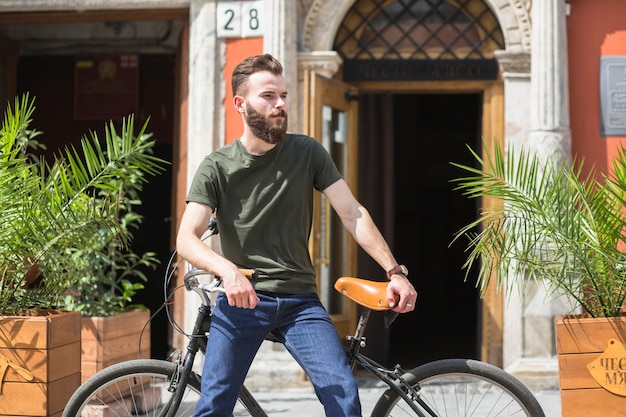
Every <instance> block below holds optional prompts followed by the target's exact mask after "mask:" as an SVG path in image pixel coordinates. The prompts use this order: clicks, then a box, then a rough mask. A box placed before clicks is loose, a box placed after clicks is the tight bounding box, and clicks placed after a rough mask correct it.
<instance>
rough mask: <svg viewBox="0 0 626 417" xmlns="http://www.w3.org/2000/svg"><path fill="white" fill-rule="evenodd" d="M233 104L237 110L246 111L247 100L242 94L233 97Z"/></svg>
mask: <svg viewBox="0 0 626 417" xmlns="http://www.w3.org/2000/svg"><path fill="white" fill-rule="evenodd" d="M233 106H235V110H237V111H238V112H239V113H243V112H244V111H246V100H245V99H244V98H243V97H241V96H234V97H233Z"/></svg>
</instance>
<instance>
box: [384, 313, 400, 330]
mask: <svg viewBox="0 0 626 417" xmlns="http://www.w3.org/2000/svg"><path fill="white" fill-rule="evenodd" d="M399 314H400V313H396V312H395V311H393V310H385V329H388V328H389V326H391V323H393V321H394V320H395V319H396V317H398V315H399Z"/></svg>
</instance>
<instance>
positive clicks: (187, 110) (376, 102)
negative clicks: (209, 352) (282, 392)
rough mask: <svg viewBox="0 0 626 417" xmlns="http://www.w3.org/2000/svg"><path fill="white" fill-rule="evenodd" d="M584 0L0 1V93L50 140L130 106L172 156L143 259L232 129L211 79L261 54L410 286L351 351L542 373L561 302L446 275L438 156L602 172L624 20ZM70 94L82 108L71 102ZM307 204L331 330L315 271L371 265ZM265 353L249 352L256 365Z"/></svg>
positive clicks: (451, 249)
mask: <svg viewBox="0 0 626 417" xmlns="http://www.w3.org/2000/svg"><path fill="white" fill-rule="evenodd" d="M588 3H590V2H584V1H583V0H570V1H566V0H535V1H531V0H467V1H458V0H447V1H444V0H439V1H433V0H430V1H425V0H413V1H406V0H404V1H400V0H397V1H393V0H385V1H383V0H260V1H218V0H162V1H159V0H132V1H131V0H90V1H87V0H47V1H46V0H0V48H1V52H2V54H1V56H0V59H1V62H0V64H1V65H0V77H1V78H2V84H1V86H0V88H1V89H0V99H1V100H0V101H1V102H7V101H9V102H11V101H12V100H13V97H14V96H15V95H16V94H21V93H23V92H26V91H29V92H31V93H33V94H34V95H36V96H37V99H38V104H37V106H38V109H39V110H38V112H39V113H38V114H36V116H35V118H36V122H37V120H40V121H41V124H42V125H43V126H44V127H43V128H39V127H38V129H41V130H43V131H44V134H45V135H49V136H50V138H51V139H50V140H51V141H52V143H55V144H64V143H67V142H68V141H69V140H70V139H68V137H71V138H73V137H75V136H80V135H82V134H83V133H85V129H87V128H92V126H94V125H95V126H97V125H98V124H99V123H101V122H102V121H103V120H106V118H107V117H109V116H110V117H117V116H115V114H117V113H115V112H113V113H110V112H109V113H108V112H107V111H106V110H105V108H106V106H105V105H108V106H113V107H117V108H118V109H119V110H120V111H121V112H122V113H124V112H133V113H136V114H137V115H138V117H139V118H140V119H142V120H145V119H147V118H148V117H150V124H149V129H148V130H151V129H150V126H151V127H152V131H153V132H154V134H155V138H156V140H157V142H158V143H159V144H160V145H161V147H160V148H159V149H160V150H161V151H162V152H163V153H162V156H164V157H165V158H168V159H170V160H171V161H172V165H171V172H170V173H169V174H168V175H169V178H167V179H164V178H163V179H159V180H157V186H156V187H155V189H154V190H152V191H150V194H149V196H148V197H147V201H148V202H149V203H148V204H151V209H150V212H151V213H152V214H153V216H152V217H150V219H152V220H153V221H154V222H155V224H156V226H155V227H154V228H150V230H144V231H142V233H141V234H142V235H145V236H144V237H145V241H146V243H144V244H145V245H146V247H147V248H149V249H150V250H155V249H154V248H152V247H151V246H150V242H154V241H160V242H161V246H160V247H159V248H157V249H156V251H157V252H159V253H160V254H161V258H162V259H163V262H164V263H165V262H166V259H167V257H168V254H169V253H171V251H172V250H173V249H174V248H173V241H174V235H175V231H176V226H177V224H178V222H177V221H178V219H179V218H180V215H181V213H182V210H183V209H184V196H185V191H186V187H187V184H188V183H189V181H190V179H191V177H192V176H193V173H194V171H195V168H196V167H197V166H198V164H199V162H200V161H201V160H202V158H203V157H204V156H205V155H207V154H208V153H210V152H211V151H212V150H214V149H216V148H218V147H220V146H222V145H224V144H225V143H227V142H230V141H232V140H234V139H236V138H237V137H238V134H239V132H240V129H241V126H240V123H241V122H240V121H239V119H238V115H237V114H236V113H235V112H234V110H233V109H232V105H231V96H232V95H231V92H230V85H229V81H230V72H231V71H232V69H233V67H234V66H235V65H236V64H237V63H238V62H239V61H240V60H241V59H242V58H244V57H246V56H249V55H252V54H258V53H264V52H268V53H271V54H273V55H275V56H276V57H277V58H279V59H280V60H281V61H282V62H283V63H284V66H285V77H286V79H287V84H288V86H289V96H288V105H289V119H290V120H289V124H290V130H292V131H297V132H305V133H308V134H311V135H313V136H314V137H316V138H317V139H318V140H320V141H322V142H323V143H324V145H325V146H326V147H327V148H328V149H329V151H330V152H331V154H332V155H333V157H334V158H335V160H336V162H337V164H338V166H339V168H340V169H341V171H342V172H343V173H344V176H345V177H346V179H347V180H348V182H349V184H350V185H351V186H352V188H353V189H354V190H355V192H356V193H357V195H358V197H359V199H360V200H361V201H362V202H363V203H364V204H365V205H366V206H367V207H368V208H369V209H370V211H371V212H372V214H373V216H374V218H375V220H376V222H377V223H378V224H379V226H380V228H381V230H382V231H383V234H384V235H385V236H386V238H387V239H388V241H389V242H390V244H391V245H392V247H393V248H394V252H395V253H396V255H397V258H398V259H399V261H401V262H403V263H405V264H406V265H407V266H408V267H409V270H410V271H411V272H410V279H411V280H412V281H413V283H414V285H415V287H416V288H417V290H418V292H419V293H420V298H419V306H418V308H417V310H416V312H414V313H413V314H410V315H406V316H402V317H400V318H399V319H398V320H397V323H396V324H394V326H392V328H391V329H389V330H382V326H379V327H380V329H379V330H373V333H372V335H371V338H370V340H371V341H370V343H369V346H368V349H369V350H370V351H371V355H372V356H374V357H376V358H378V359H380V360H381V361H383V362H385V361H395V360H397V359H401V360H403V362H402V363H403V364H405V366H412V365H417V364H419V363H422V362H425V361H427V360H430V359H436V358H439V357H450V356H463V357H475V358H480V359H482V360H485V361H487V362H491V363H494V364H497V365H499V366H502V367H503V368H505V369H507V370H509V371H511V372H513V373H515V374H517V375H519V376H521V377H522V378H525V379H526V380H527V381H533V382H535V383H536V384H540V385H556V384H557V383H558V382H557V379H556V375H557V364H556V359H555V347H554V343H555V342H554V329H553V319H554V316H556V315H559V314H562V313H566V312H569V311H570V307H569V306H568V305H567V303H565V302H563V301H562V300H554V299H549V298H548V299H547V298H546V294H545V293H542V292H541V291H540V290H537V291H536V292H535V293H532V294H530V295H529V296H528V297H525V298H522V297H520V296H519V295H518V294H501V293H498V292H496V290H495V289H491V290H489V292H488V293H487V294H486V296H485V297H484V298H482V299H481V298H479V297H478V294H477V291H476V289H475V287H474V285H473V283H472V282H471V278H472V275H471V271H470V274H469V279H468V280H466V271H464V270H463V268H462V266H463V260H464V259H463V256H464V253H463V247H462V245H459V244H453V245H450V243H451V241H452V239H453V237H454V233H455V232H456V231H457V230H459V229H460V227H461V226H462V225H463V224H466V223H467V222H469V221H471V219H472V218H475V215H476V210H480V207H476V206H475V205H474V204H475V203H474V202H470V201H466V200H465V199H464V197H463V196H461V195H459V194H458V192H455V191H454V190H453V186H452V185H451V184H450V179H452V178H454V176H455V175H458V174H459V172H456V171H454V168H453V167H452V166H451V164H450V162H458V163H469V161H471V155H470V154H469V152H468V150H467V146H470V147H471V148H473V149H476V150H478V151H479V152H483V151H487V150H489V149H490V148H491V147H492V146H493V145H494V144H495V143H496V142H497V143H500V144H501V145H504V146H508V145H514V146H515V147H516V148H518V149H519V148H521V147H529V148H531V149H533V150H535V151H536V152H541V153H545V154H558V155H561V156H563V157H565V158H568V159H569V158H572V157H573V156H574V155H584V156H585V157H586V159H587V160H588V161H589V162H590V163H594V164H595V165H596V166H597V167H599V168H600V169H607V167H608V166H609V165H610V159H611V156H612V154H613V151H614V149H615V147H616V145H617V143H619V142H620V141H621V139H623V138H622V137H620V136H619V135H617V134H615V133H614V132H613V133H610V134H607V133H606V132H603V131H602V129H601V106H600V95H601V94H600V93H601V87H600V82H599V77H600V62H601V60H602V58H604V57H608V56H613V57H617V58H616V59H617V60H618V62H620V63H621V62H622V61H621V60H620V59H621V58H620V57H621V56H626V46H625V45H626V42H625V40H626V22H622V21H620V19H619V18H618V16H619V15H620V11H621V7H622V5H621V2H620V0H605V1H603V2H602V6H599V5H596V7H595V8H594V6H590V5H589V4H588ZM128 56H131V57H134V59H136V60H137V61H136V62H138V64H137V68H136V70H135V71H134V72H132V71H131V75H129V78H127V79H126V78H125V79H121V80H117V81H119V82H120V83H121V84H120V85H123V86H122V87H119V86H118V87H119V88H120V89H121V90H120V91H118V93H117V94H113V93H111V94H110V95H107V94H108V93H109V92H110V91H112V90H107V94H105V95H102V94H100V95H98V93H97V92H94V91H93V90H90V89H89V88H88V87H89V86H90V85H92V84H89V83H90V82H95V81H94V79H95V78H97V77H98V76H99V75H97V74H96V75H94V74H91V75H89V74H88V73H83V72H81V70H80V68H81V65H86V64H85V62H86V61H90V62H92V64H93V65H96V64H97V63H99V62H102V61H103V60H113V61H114V62H116V63H118V65H119V66H120V68H121V65H122V64H121V63H122V62H125V61H124V60H125V59H127V57H128ZM96 66H97V65H96ZM121 73H122V72H121V71H120V72H119V74H121ZM100 76H101V75H100ZM89 77H92V78H89ZM93 77H95V78H93ZM120 77H121V75H120ZM80 80H83V82H81V81H80ZM116 91H117V90H116ZM126 93H128V94H130V97H131V98H130V99H129V98H128V95H125V94H126ZM81 96H82V99H83V100H86V102H87V103H90V102H98V103H100V104H101V106H98V107H97V108H93V109H92V108H91V107H90V106H87V105H82V106H81V105H80V104H77V103H80V101H79V99H80V98H81ZM111 103H113V104H111ZM121 103H128V105H127V106H126V107H123V108H122V105H121ZM125 105H126V104H125ZM87 107H89V109H88V108H87ZM90 111H91V113H90ZM111 115H113V116H111ZM622 116H623V115H622ZM620 123H621V122H619V121H618V125H619V124H620ZM35 125H37V123H35ZM617 132H618V133H620V130H619V129H618V130H617ZM622 134H623V133H622ZM52 148H54V147H52ZM513 157H514V156H513ZM482 204H489V202H483V203H482ZM153 207H160V208H161V209H162V210H161V211H159V212H158V214H154V213H153V212H154V211H155V210H153ZM316 213H317V217H316V220H315V224H314V233H313V234H312V239H311V253H312V255H313V258H314V261H315V265H316V267H317V268H318V272H319V288H320V296H321V297H322V300H323V301H324V303H325V305H326V306H327V308H328V309H329V311H330V312H331V314H332V316H333V319H334V320H335V323H336V325H337V328H338V330H339V332H340V333H341V334H347V333H348V332H349V329H350V326H351V325H353V323H354V320H355V317H356V308H355V307H354V306H353V305H352V304H351V303H349V302H347V301H345V300H342V299H341V297H340V296H339V295H337V294H335V293H334V292H333V290H332V283H333V281H334V278H336V277H338V276H340V275H357V276H362V277H364V278H371V279H384V273H383V271H381V270H379V268H378V267H377V266H376V265H374V264H373V263H372V261H371V260H369V259H367V257H366V256H364V255H363V254H362V253H361V252H360V251H359V250H357V248H356V247H354V244H353V243H352V242H351V241H350V239H348V238H347V237H346V236H345V235H344V233H343V232H342V231H341V227H339V226H338V224H337V222H336V220H334V219H333V217H332V214H331V213H330V210H329V208H328V206H327V204H326V202H325V201H323V200H322V199H321V198H320V199H318V200H317V201H316ZM146 229H147V228H146ZM155 233H156V234H157V235H155ZM140 240H141V239H140ZM163 272H164V274H166V273H167V271H163ZM155 281H159V282H158V283H157V284H155V285H154V287H152V288H148V293H149V294H150V297H147V298H154V297H158V296H160V295H161V294H162V282H161V281H162V279H161V277H160V276H157V277H155ZM538 288H540V287H538ZM189 297H192V296H186V295H184V294H177V296H176V303H175V307H174V316H175V317H176V319H177V321H178V322H179V323H186V324H188V325H189V323H188V322H189V320H191V317H193V316H194V312H193V308H191V307H190V306H192V305H193V304H194V300H193V299H192V298H189ZM156 306H158V303H157V305H156ZM156 306H153V307H155V308H156ZM186 312H187V313H188V314H186ZM374 320H376V319H374ZM162 327H163V328H166V327H167V323H162ZM371 327H375V326H371ZM153 329H154V326H153ZM153 334H154V336H153V337H157V338H161V339H160V340H162V342H161V344H162V345H167V346H164V347H163V351H166V350H168V349H169V346H170V345H173V346H174V347H177V348H179V347H180V346H181V345H182V343H183V342H184V337H182V336H180V335H178V334H176V333H175V334H168V333H167V332H166V331H163V332H161V333H160V332H158V331H156V332H154V331H153ZM163 341H164V342H163ZM373 341H376V342H373ZM152 345H153V346H155V345H159V341H157V342H156V343H155V342H153V343H152ZM276 349H277V348H276V347H274V346H270V347H268V348H265V349H264V350H263V351H262V352H261V354H262V355H266V356H265V357H266V358H268V359H269V358H274V357H276V356H277V353H276V352H277V350H276ZM157 354H158V353H157ZM281 354H282V353H281ZM278 356H280V355H278Z"/></svg>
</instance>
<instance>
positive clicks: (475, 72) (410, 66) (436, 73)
mask: <svg viewBox="0 0 626 417" xmlns="http://www.w3.org/2000/svg"><path fill="white" fill-rule="evenodd" d="M343 76H344V78H343V79H344V81H477V80H479V81H485V80H495V79H497V77H498V64H497V62H496V60H495V59H463V60H460V59H454V60H441V59H440V60H378V59H352V60H346V61H344V72H343Z"/></svg>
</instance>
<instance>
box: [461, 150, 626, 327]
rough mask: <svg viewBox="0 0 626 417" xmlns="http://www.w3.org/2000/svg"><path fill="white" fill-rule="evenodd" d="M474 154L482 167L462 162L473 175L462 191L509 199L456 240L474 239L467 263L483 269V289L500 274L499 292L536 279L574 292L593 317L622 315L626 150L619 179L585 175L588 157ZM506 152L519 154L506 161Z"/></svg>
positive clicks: (487, 211)
mask: <svg viewBox="0 0 626 417" xmlns="http://www.w3.org/2000/svg"><path fill="white" fill-rule="evenodd" d="M471 152H472V154H473V155H474V158H476V160H477V162H478V163H479V166H480V168H478V169H477V168H473V167H469V166H465V165H460V164H454V165H455V166H457V167H459V168H461V169H463V170H465V171H466V172H468V173H469V174H471V175H470V176H467V177H462V178H457V179H455V180H454V182H456V184H457V185H456V189H457V190H460V191H462V192H463V193H464V194H465V195H467V196H468V197H469V198H483V199H486V198H492V199H496V200H498V201H500V202H501V204H499V205H492V206H488V207H486V208H485V209H484V211H483V212H482V213H481V214H480V216H479V218H477V219H476V220H475V221H473V222H471V223H470V224H468V225H466V226H465V227H463V228H462V229H461V230H460V231H459V232H458V233H457V234H456V235H455V242H456V241H458V240H459V239H460V238H461V237H466V238H467V239H468V243H467V253H468V257H467V261H466V263H465V267H466V268H468V270H469V268H471V267H473V266H474V265H479V266H480V267H479V268H478V282H477V285H478V286H479V288H480V290H481V292H482V293H483V294H484V292H485V291H486V289H487V288H488V286H489V285H490V284H491V282H492V280H494V279H495V284H496V286H497V288H498V289H503V288H504V289H506V290H507V291H513V290H519V289H520V287H521V288H522V289H523V288H524V285H522V284H523V283H525V282H526V281H525V278H528V277H530V278H531V279H541V280H542V282H543V283H545V284H546V285H547V287H548V289H549V290H550V291H552V292H554V293H558V294H567V295H569V296H570V297H573V298H574V299H575V300H576V301H578V302H579V303H580V304H582V305H583V307H585V309H587V310H588V311H589V312H590V313H591V314H592V315H593V316H614V315H616V314H617V312H618V311H619V308H620V307H621V305H622V304H623V302H624V297H625V291H624V289H625V280H624V275H625V273H626V268H623V265H624V263H623V259H624V254H623V253H622V251H621V250H620V247H619V246H620V243H624V231H625V228H626V220H625V217H624V197H623V196H624V191H625V190H626V187H624V184H626V182H625V181H626V165H625V164H624V157H625V156H626V154H624V153H622V154H621V157H622V159H620V158H617V160H616V161H617V162H616V163H617V164H618V166H617V167H616V168H615V169H614V176H613V177H606V176H600V175H598V174H597V173H596V172H595V170H593V169H591V170H590V172H589V173H588V174H587V175H586V176H584V177H583V175H582V173H583V170H582V168H583V161H576V160H574V161H572V162H571V163H567V162H564V161H560V160H557V159H554V158H544V157H543V156H541V155H536V154H534V153H529V152H520V153H517V154H515V153H514V150H513V149H510V150H509V151H508V152H507V153H506V154H505V153H504V152H503V151H502V150H501V148H500V147H499V146H496V147H495V149H494V151H493V154H492V155H490V156H489V157H488V158H487V159H483V158H481V157H480V156H479V155H478V154H477V153H476V152H475V151H471ZM506 155H515V158H511V159H510V160H509V161H506V159H505V156H506ZM507 162H508V163H507Z"/></svg>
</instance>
